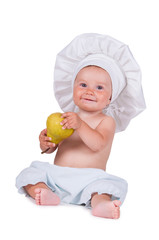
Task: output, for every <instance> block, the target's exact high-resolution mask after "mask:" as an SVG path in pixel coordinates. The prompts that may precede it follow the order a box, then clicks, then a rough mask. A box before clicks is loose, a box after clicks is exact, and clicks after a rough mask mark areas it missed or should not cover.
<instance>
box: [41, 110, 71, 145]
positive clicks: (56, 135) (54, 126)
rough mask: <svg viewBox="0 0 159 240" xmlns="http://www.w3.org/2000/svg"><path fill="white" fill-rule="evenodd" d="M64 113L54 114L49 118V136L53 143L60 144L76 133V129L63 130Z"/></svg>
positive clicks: (47, 124)
mask: <svg viewBox="0 0 159 240" xmlns="http://www.w3.org/2000/svg"><path fill="white" fill-rule="evenodd" d="M61 115H62V113H52V114H51V115H50V116H48V118H47V122H46V126H47V136H48V137H51V139H52V140H51V142H53V143H55V144H58V143H59V142H61V141H62V140H64V139H65V138H68V137H69V136H71V135H72V134H73V132H74V129H72V128H71V129H62V125H61V124H60V122H62V120H63V119H64V118H62V117H61Z"/></svg>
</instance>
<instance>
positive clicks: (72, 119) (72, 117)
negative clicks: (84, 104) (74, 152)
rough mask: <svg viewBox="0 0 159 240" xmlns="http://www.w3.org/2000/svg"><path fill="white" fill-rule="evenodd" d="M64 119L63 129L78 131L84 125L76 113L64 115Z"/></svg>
mask: <svg viewBox="0 0 159 240" xmlns="http://www.w3.org/2000/svg"><path fill="white" fill-rule="evenodd" d="M61 117H62V118H65V119H64V120H63V121H62V122H61V123H60V124H61V125H63V127H62V129H66V128H67V129H70V128H73V129H78V128H80V126H81V124H82V120H81V118H80V117H79V116H78V115H77V113H74V112H66V113H63V114H62V116H61Z"/></svg>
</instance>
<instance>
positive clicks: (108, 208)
mask: <svg viewBox="0 0 159 240" xmlns="http://www.w3.org/2000/svg"><path fill="white" fill-rule="evenodd" d="M120 204H121V202H120V201H119V200H114V201H103V202H101V203H99V204H97V205H96V206H95V207H94V208H93V209H92V214H93V215H94V216H96V217H103V218H114V219H117V218H119V217H120V207H119V206H120Z"/></svg>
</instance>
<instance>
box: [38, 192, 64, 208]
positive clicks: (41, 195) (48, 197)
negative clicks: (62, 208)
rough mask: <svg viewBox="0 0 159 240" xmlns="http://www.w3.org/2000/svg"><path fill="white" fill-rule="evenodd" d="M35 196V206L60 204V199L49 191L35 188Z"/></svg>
mask: <svg viewBox="0 0 159 240" xmlns="http://www.w3.org/2000/svg"><path fill="white" fill-rule="evenodd" d="M35 194H36V195H35V202H36V204H37V205H58V204H59V203H60V198H59V197H58V196H57V195H56V194H55V193H54V192H52V191H51V190H49V189H46V188H36V189H35Z"/></svg>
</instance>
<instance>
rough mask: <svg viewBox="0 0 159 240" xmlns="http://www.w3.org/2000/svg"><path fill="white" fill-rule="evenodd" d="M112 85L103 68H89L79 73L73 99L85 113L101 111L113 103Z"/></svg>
mask: <svg viewBox="0 0 159 240" xmlns="http://www.w3.org/2000/svg"><path fill="white" fill-rule="evenodd" d="M111 95H112V83H111V78H110V76H109V74H108V73H107V72H106V71H105V70H104V69H102V68H100V67H96V66H88V67H85V68H83V69H81V70H80V71H79V73H78V74H77V76H76V79H75V83H74V92H73V99H74V102H75V104H76V105H77V106H78V107H79V108H80V109H82V110H85V111H101V110H103V109H104V108H105V107H106V106H107V105H108V104H109V103H110V101H111Z"/></svg>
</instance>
